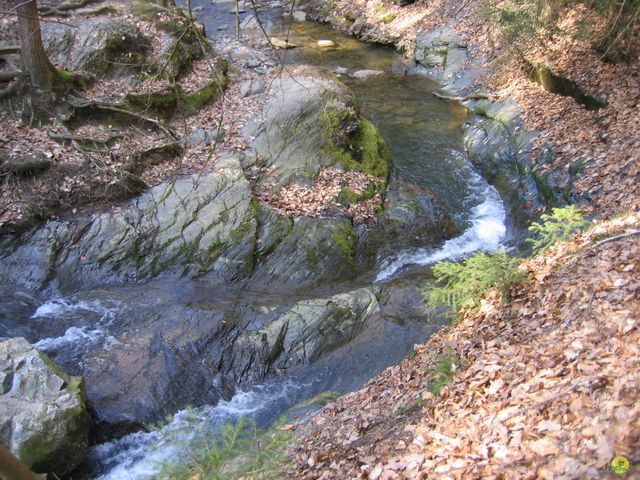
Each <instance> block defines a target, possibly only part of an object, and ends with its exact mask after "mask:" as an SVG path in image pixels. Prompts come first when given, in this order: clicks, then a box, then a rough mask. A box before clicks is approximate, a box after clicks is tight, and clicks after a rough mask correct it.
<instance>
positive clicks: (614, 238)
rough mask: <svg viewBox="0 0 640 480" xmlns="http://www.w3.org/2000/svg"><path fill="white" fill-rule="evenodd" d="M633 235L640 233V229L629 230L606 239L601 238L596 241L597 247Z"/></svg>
mask: <svg viewBox="0 0 640 480" xmlns="http://www.w3.org/2000/svg"><path fill="white" fill-rule="evenodd" d="M633 235H640V230H629V231H628V232H625V233H621V234H620V235H615V236H613V237H609V238H605V239H604V240H600V241H599V242H596V244H595V245H594V248H595V247H599V246H600V245H604V244H605V243H609V242H615V241H616V240H620V239H622V238H627V237H632V236H633Z"/></svg>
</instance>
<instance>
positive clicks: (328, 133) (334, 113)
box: [247, 69, 357, 186]
mask: <svg viewBox="0 0 640 480" xmlns="http://www.w3.org/2000/svg"><path fill="white" fill-rule="evenodd" d="M271 91H272V93H273V95H272V98H271V100H270V101H269V103H268V104H267V105H266V107H265V110H264V115H265V121H264V122H259V123H254V124H253V125H250V126H249V127H248V128H247V133H248V134H249V135H252V136H254V137H255V142H254V146H255V151H256V154H257V155H258V157H259V158H260V159H261V160H260V161H258V162H257V163H258V164H259V165H260V166H262V167H267V168H270V169H272V170H273V171H272V174H273V175H272V177H270V178H266V179H265V181H270V182H274V183H275V184H276V185H277V186H282V185H286V184H288V183H292V182H301V183H305V182H307V183H308V182H310V180H311V179H313V177H314V176H315V175H316V174H317V172H318V170H319V169H320V168H322V167H329V166H331V165H333V164H335V161H336V160H335V158H334V156H333V155H332V151H333V148H335V147H334V145H335V146H338V147H339V146H345V145H346V144H347V142H348V138H347V137H348V135H349V134H350V133H351V132H352V131H354V130H355V129H356V128H357V123H356V122H357V115H356V111H355V107H354V99H353V97H352V95H351V93H350V92H349V91H348V90H347V89H346V87H345V86H344V85H341V84H339V83H338V82H337V81H335V80H333V79H331V78H330V77H328V76H327V75H326V74H323V73H322V71H321V70H319V69H303V70H300V71H299V72H298V74H295V75H294V76H291V75H284V76H282V77H279V78H277V79H276V80H275V81H274V82H273V84H272V86H271Z"/></svg>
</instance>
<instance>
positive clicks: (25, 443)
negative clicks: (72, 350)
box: [0, 337, 89, 476]
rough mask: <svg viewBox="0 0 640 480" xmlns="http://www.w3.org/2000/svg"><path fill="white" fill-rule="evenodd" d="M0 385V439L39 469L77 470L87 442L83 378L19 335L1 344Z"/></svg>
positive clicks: (59, 472) (53, 470) (67, 471)
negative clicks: (73, 374)
mask: <svg viewBox="0 0 640 480" xmlns="http://www.w3.org/2000/svg"><path fill="white" fill-rule="evenodd" d="M0 386H1V390H0V443H2V445H4V446H6V447H8V448H9V449H10V450H11V451H12V452H13V453H14V454H15V455H16V456H17V457H18V458H19V459H20V460H21V461H22V462H23V463H25V464H26V465H27V466H29V467H30V468H31V469H32V470H34V471H36V472H54V473H56V474H57V475H60V476H62V475H65V474H67V473H69V472H70V471H71V470H73V469H74V468H75V467H76V466H77V465H78V464H79V463H80V462H81V461H82V458H83V457H84V454H85V451H86V449H87V445H88V433H89V415H88V413H87V410H86V408H85V404H84V385H83V381H82V378H79V377H71V376H68V375H66V374H65V373H63V372H62V370H60V368H59V367H57V366H56V365H55V364H54V363H53V362H52V361H51V360H50V359H49V358H48V357H47V356H46V355H45V354H43V353H42V352H39V351H37V350H36V349H34V348H33V346H32V345H31V344H30V343H29V342H27V341H26V340H25V339H24V338H20V337H17V338H12V339H10V340H5V341H3V342H1V343H0Z"/></svg>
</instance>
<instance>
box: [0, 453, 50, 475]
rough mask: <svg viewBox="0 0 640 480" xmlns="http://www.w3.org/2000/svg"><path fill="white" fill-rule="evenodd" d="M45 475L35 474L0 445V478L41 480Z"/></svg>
mask: <svg viewBox="0 0 640 480" xmlns="http://www.w3.org/2000/svg"><path fill="white" fill-rule="evenodd" d="M46 477H47V476H46V475H37V474H35V473H33V472H32V471H31V470H29V468H28V467H27V466H26V465H25V464H24V463H22V462H21V461H20V460H18V459H17V458H16V457H15V455H14V454H13V453H11V451H10V450H9V449H8V448H6V447H3V446H1V445H0V479H2V480H43V479H45V478H46Z"/></svg>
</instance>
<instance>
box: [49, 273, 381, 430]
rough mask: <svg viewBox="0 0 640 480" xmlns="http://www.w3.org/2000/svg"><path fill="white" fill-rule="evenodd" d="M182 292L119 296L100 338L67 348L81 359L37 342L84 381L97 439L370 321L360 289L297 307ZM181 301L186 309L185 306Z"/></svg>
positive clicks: (313, 352) (206, 287)
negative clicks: (141, 301)
mask: <svg viewBox="0 0 640 480" xmlns="http://www.w3.org/2000/svg"><path fill="white" fill-rule="evenodd" d="M185 288H186V290H184V289H185ZM191 288H192V287H186V286H184V285H183V286H182V287H181V288H180V289H176V290H182V291H181V292H179V293H174V294H171V293H169V292H168V291H167V290H165V287H163V286H162V285H151V286H150V287H149V288H148V289H147V294H146V305H145V306H146V308H141V307H142V305H140V304H139V303H136V302H139V300H137V299H139V298H140V295H141V294H143V292H144V291H145V287H135V288H132V289H131V290H130V291H129V292H128V293H124V292H122V293H120V294H119V298H121V299H123V300H125V301H127V302H129V304H128V305H127V306H126V307H124V308H122V310H120V311H119V312H118V313H117V314H115V316H114V317H112V318H111V319H110V322H108V324H105V325H103V327H101V328H103V332H101V333H100V334H96V335H95V336H94V338H87V337H85V338H84V339H82V338H78V339H77V340H76V344H77V345H78V346H81V344H82V342H83V341H84V342H85V351H84V352H82V353H80V354H79V355H80V359H78V357H77V356H75V355H69V352H68V346H69V345H68V344H67V345H66V346H65V344H64V341H63V340H60V339H59V340H57V341H56V340H55V339H51V340H44V341H41V342H40V343H39V345H41V346H43V347H46V348H47V350H48V351H49V352H50V353H51V355H52V356H53V357H54V358H55V359H56V361H57V362H59V363H60V365H62V366H63V367H64V368H65V369H67V370H68V371H71V372H73V373H77V374H82V375H83V376H84V378H85V379H86V387H87V398H88V402H89V405H90V407H91V411H92V413H93V415H94V417H95V419H96V421H97V423H98V430H96V431H94V434H95V435H96V436H97V439H105V438H109V437H110V436H113V435H121V434H124V433H128V432H130V431H131V430H133V429H136V428H140V427H142V426H144V425H146V424H148V423H150V422H155V421H157V420H159V419H163V418H165V417H166V416H167V415H169V414H170V413H172V412H175V411H177V410H180V409H183V408H186V407H187V406H188V405H191V406H198V405H204V404H210V405H215V404H216V403H217V402H218V401H219V400H221V399H225V400H228V399H229V398H231V396H232V395H233V394H234V393H235V391H236V389H237V388H242V387H244V386H247V385H251V384H254V383H257V382H261V381H264V380H265V379H266V378H267V377H270V376H273V375H275V374H276V373H278V372H283V371H286V370H289V369H292V368H295V367H300V366H303V365H308V364H310V363H313V362H315V361H317V360H318V359H319V358H321V357H322V358H325V357H327V358H330V356H331V352H332V351H334V350H335V349H336V348H339V347H340V346H342V345H345V344H347V343H349V342H350V341H351V340H352V339H353V338H355V337H356V336H357V335H358V334H360V333H361V332H362V331H363V330H364V329H365V325H366V324H367V322H368V321H369V320H370V319H373V318H377V319H378V320H377V321H379V313H380V310H379V307H378V302H377V299H376V295H375V294H374V292H373V290H372V289H368V288H363V289H357V290H353V291H348V292H345V293H341V294H337V295H333V296H328V297H316V298H311V299H303V300H298V301H296V300H294V298H293V297H283V296H281V295H280V296H277V297H268V296H267V297H260V296H259V295H255V294H246V293H243V291H242V290H238V291H236V292H232V291H228V290H227V292H226V293H225V294H224V295H222V296H221V295H220V293H217V294H216V293H214V292H215V291H216V290H219V287H218V286H217V285H213V284H207V283H203V284H202V285H200V288H199V293H195V292H193V291H191ZM187 293H188V295H189V297H188V298H190V299H191V301H189V302H187V303H185V302H184V295H186V294H187ZM104 294H106V292H105V293H104ZM167 296H169V297H170V299H169V300H167ZM376 316H377V317H376ZM43 318H46V317H43ZM51 321H54V318H52V320H51ZM67 326H68V325H61V326H60V327H58V328H60V329H64V328H65V327H67ZM71 329H72V328H71ZM69 334H70V328H67V330H66V334H65V335H69Z"/></svg>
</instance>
